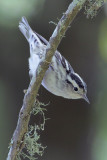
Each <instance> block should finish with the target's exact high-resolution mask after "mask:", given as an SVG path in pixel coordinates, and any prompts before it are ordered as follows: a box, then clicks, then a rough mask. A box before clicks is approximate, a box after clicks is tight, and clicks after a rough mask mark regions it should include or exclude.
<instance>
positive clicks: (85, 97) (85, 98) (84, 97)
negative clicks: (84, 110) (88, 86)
mask: <svg viewBox="0 0 107 160" xmlns="http://www.w3.org/2000/svg"><path fill="white" fill-rule="evenodd" d="M83 99H84V100H85V101H86V102H87V103H89V104H90V101H89V99H88V98H87V96H86V95H84V96H83Z"/></svg>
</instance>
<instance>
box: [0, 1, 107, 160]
mask: <svg viewBox="0 0 107 160" xmlns="http://www.w3.org/2000/svg"><path fill="white" fill-rule="evenodd" d="M70 2H71V1H70V0H68V1H66V0H63V1H62V0H58V1H57V0H54V1H50V0H41V1H40V0H30V1H29V0H23V1H21V0H10V1H7V0H1V1H0V160H5V159H6V156H7V154H8V146H9V143H10V139H11V137H12V134H13V131H14V129H15V127H16V123H17V119H18V113H19V110H20V108H21V105H22V101H23V96H24V94H23V90H24V89H27V88H28V85H29V75H28V57H29V45H28V43H27V41H26V40H25V38H24V37H23V35H22V34H21V33H20V31H19V29H18V23H19V21H20V19H21V17H22V16H26V18H27V19H28V21H29V23H30V25H31V27H32V28H33V29H34V30H35V31H36V32H38V33H39V34H41V35H42V36H44V37H45V38H46V39H47V40H48V39H49V37H50V36H51V34H52V32H53V30H54V28H55V26H54V25H53V24H49V22H50V21H54V22H58V19H59V18H60V17H61V16H62V13H63V12H64V11H66V9H67V7H68V5H69V3H70ZM58 49H59V51H60V52H61V53H62V54H63V56H65V57H66V59H68V60H69V62H70V63H71V65H72V67H73V68H74V70H75V71H76V72H77V73H79V75H80V76H82V77H83V79H84V80H85V81H86V83H87V85H88V98H89V100H90V103H91V104H90V105H89V104H87V103H86V102H85V101H83V100H68V99H63V98H61V97H57V96H54V95H52V94H51V93H48V91H46V90H45V89H44V88H43V87H42V86H41V88H40V91H39V95H40V96H39V99H40V100H41V101H42V102H44V103H48V102H49V101H50V105H49V106H48V107H47V113H46V117H48V118H50V120H48V121H47V122H46V126H45V131H44V132H42V133H41V143H42V144H43V145H44V146H47V148H46V149H45V153H44V155H43V157H42V158H41V159H44V160H45V159H46V160H107V9H106V6H105V7H102V8H101V9H100V10H99V12H98V15H97V17H95V18H94V19H86V17H85V15H84V14H83V12H82V11H81V12H80V13H79V14H78V15H77V17H76V19H75V20H74V21H73V23H72V24H71V28H70V29H69V30H68V31H67V33H66V37H65V38H63V40H62V42H61V44H60V46H59V48H58Z"/></svg>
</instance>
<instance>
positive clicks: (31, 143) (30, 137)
mask: <svg viewBox="0 0 107 160" xmlns="http://www.w3.org/2000/svg"><path fill="white" fill-rule="evenodd" d="M47 105H48V104H46V105H45V104H44V103H41V102H39V101H38V100H37V101H36V102H35V105H34V107H33V109H32V114H33V115H34V116H37V115H38V114H40V115H41V116H42V119H43V121H42V123H41V124H39V125H36V124H35V125H34V126H32V125H29V128H28V132H27V133H26V135H25V139H24V148H23V150H22V151H21V153H19V154H18V156H17V160H21V159H22V158H24V159H25V158H26V159H28V160H35V159H38V158H37V157H38V156H42V155H43V153H44V149H45V148H46V147H44V146H42V144H41V143H40V134H39V133H40V131H41V130H44V125H45V121H46V118H45V113H44V111H46V108H44V106H47Z"/></svg>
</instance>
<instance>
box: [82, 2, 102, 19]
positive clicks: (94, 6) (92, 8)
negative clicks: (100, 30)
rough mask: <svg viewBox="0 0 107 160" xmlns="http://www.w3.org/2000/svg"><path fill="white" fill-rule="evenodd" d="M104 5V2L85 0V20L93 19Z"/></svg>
mask: <svg viewBox="0 0 107 160" xmlns="http://www.w3.org/2000/svg"><path fill="white" fill-rule="evenodd" d="M103 4H104V0H87V2H86V4H85V5H84V8H85V14H86V16H87V18H89V17H91V18H93V17H95V16H96V15H97V12H98V10H99V8H100V7H102V5H103Z"/></svg>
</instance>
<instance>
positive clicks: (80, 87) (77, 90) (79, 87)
mask: <svg viewBox="0 0 107 160" xmlns="http://www.w3.org/2000/svg"><path fill="white" fill-rule="evenodd" d="M66 82H67V83H68V84H69V85H70V86H71V87H72V98H73V99H79V98H83V99H84V100H86V101H87V102H88V103H90V102H89V100H88V98H87V95H86V94H87V85H86V83H85V82H84V81H83V79H82V78H81V77H80V76H79V75H78V74H77V73H75V72H73V73H72V72H71V73H70V74H69V75H68V76H67V80H66Z"/></svg>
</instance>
